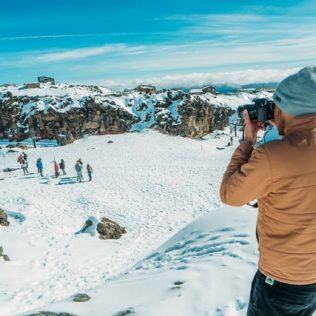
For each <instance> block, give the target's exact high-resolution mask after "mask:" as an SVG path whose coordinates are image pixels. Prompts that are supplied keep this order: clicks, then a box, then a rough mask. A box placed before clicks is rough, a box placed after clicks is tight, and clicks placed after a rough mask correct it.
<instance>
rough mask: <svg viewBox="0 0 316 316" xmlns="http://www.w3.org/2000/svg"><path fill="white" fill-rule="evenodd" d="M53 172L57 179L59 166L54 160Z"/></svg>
mask: <svg viewBox="0 0 316 316" xmlns="http://www.w3.org/2000/svg"><path fill="white" fill-rule="evenodd" d="M54 171H55V177H56V178H58V177H59V165H58V163H57V161H56V160H54Z"/></svg>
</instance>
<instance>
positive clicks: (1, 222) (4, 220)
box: [0, 209, 10, 226]
mask: <svg viewBox="0 0 316 316" xmlns="http://www.w3.org/2000/svg"><path fill="white" fill-rule="evenodd" d="M9 224H10V223H9V221H8V215H7V213H6V212H5V211H3V210H2V209H0V226H9Z"/></svg>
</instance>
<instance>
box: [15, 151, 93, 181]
mask: <svg viewBox="0 0 316 316" xmlns="http://www.w3.org/2000/svg"><path fill="white" fill-rule="evenodd" d="M17 161H18V163H19V164H20V165H21V169H22V170H23V175H28V174H29V171H28V160H27V154H26V153H25V152H23V153H21V154H20V155H19V157H18V159H17ZM36 168H37V173H39V174H40V176H41V177H43V176H44V175H43V169H44V166H43V161H42V158H38V159H37V160H36ZM82 169H83V162H82V160H81V158H79V159H78V160H77V162H76V164H75V170H76V173H77V181H78V182H82V181H83V174H82ZM86 170H87V174H88V178H89V181H92V173H93V170H92V167H91V165H90V164H89V163H87V165H86ZM61 172H62V175H66V174H67V173H66V163H65V160H64V159H61V160H60V162H59V163H58V162H57V161H56V159H54V174H55V178H58V177H59V176H60V173H61Z"/></svg>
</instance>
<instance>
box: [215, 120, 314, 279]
mask: <svg viewBox="0 0 316 316" xmlns="http://www.w3.org/2000/svg"><path fill="white" fill-rule="evenodd" d="M220 196H221V199H222V201H223V202H224V203H226V204H229V205H233V206H241V205H244V204H246V203H247V202H249V201H252V200H254V199H258V202H259V212H258V219H257V232H258V235H259V270H260V271H261V272H262V273H264V274H265V275H268V276H271V277H273V278H274V279H275V280H278V281H281V282H285V283H289V284H310V283H315V282H316V114H313V115H306V116H301V117H297V118H295V120H294V122H293V123H292V124H291V126H289V127H288V128H287V130H286V131H285V136H284V138H283V140H282V141H280V140H278V141H272V142H269V143H266V144H264V145H262V146H260V147H259V148H256V149H253V147H252V146H250V145H248V144H244V143H243V144H241V145H239V147H238V148H237V149H236V151H235V152H234V154H233V156H232V159H231V161H230V163H229V165H228V167H227V170H226V172H225V174H224V177H223V180H222V184H221V188H220Z"/></svg>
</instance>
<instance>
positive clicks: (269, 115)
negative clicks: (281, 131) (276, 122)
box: [237, 98, 275, 123]
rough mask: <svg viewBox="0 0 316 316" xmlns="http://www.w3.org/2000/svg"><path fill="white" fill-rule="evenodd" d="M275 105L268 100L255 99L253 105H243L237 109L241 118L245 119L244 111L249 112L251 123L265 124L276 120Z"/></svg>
mask: <svg viewBox="0 0 316 316" xmlns="http://www.w3.org/2000/svg"><path fill="white" fill-rule="evenodd" d="M274 108H275V103H274V102H273V101H272V100H269V99H266V98H260V99H254V100H253V103H251V104H245V105H241V106H239V107H238V108H237V115H238V117H239V118H241V119H243V118H244V110H247V111H248V113H249V117H250V120H251V121H258V122H260V123H265V122H266V121H268V120H273V119H274Z"/></svg>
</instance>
